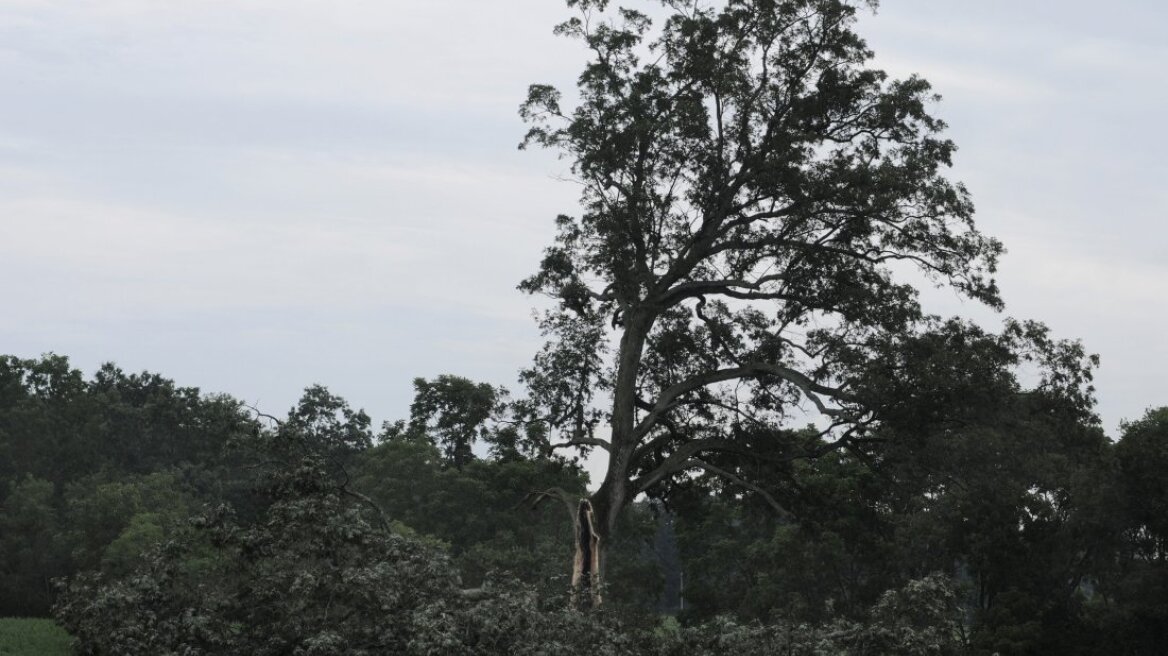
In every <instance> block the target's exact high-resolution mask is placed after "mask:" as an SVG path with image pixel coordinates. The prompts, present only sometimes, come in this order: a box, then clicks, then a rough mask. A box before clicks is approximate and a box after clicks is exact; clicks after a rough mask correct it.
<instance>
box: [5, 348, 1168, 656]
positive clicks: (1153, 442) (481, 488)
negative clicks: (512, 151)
mask: <svg viewBox="0 0 1168 656" xmlns="http://www.w3.org/2000/svg"><path fill="white" fill-rule="evenodd" d="M415 385H416V388H417V398H416V400H415V403H414V405H413V407H412V408H411V413H410V418H409V420H408V421H406V420H403V421H401V422H396V423H387V424H385V425H383V426H381V427H379V428H374V426H373V425H372V422H371V420H370V418H369V417H368V416H367V415H365V414H364V413H363V412H361V411H359V410H354V409H352V408H351V407H350V406H349V405H348V404H347V403H346V402H345V401H344V400H343V399H340V398H338V397H336V396H335V395H332V394H331V393H329V392H328V391H327V390H326V389H324V388H322V387H310V388H308V389H307V390H306V391H305V394H304V396H303V397H302V398H301V400H300V401H299V402H298V404H297V405H296V406H295V407H293V408H292V409H291V410H290V411H289V412H288V413H287V414H286V415H284V416H281V417H278V418H276V417H267V416H264V415H261V414H259V413H258V412H257V411H255V410H253V409H250V408H248V407H246V406H244V405H243V404H241V403H240V402H238V401H236V400H234V399H232V398H229V397H225V396H217V395H207V394H203V393H200V392H199V391H198V390H196V389H193V388H184V387H179V386H177V385H175V384H174V382H172V381H170V380H167V379H165V378H163V377H161V376H158V375H154V374H145V373H144V374H126V373H125V372H123V371H121V370H119V369H117V368H116V367H114V366H112V365H106V366H104V367H102V368H101V369H100V370H99V371H98V372H97V373H96V374H95V375H94V376H93V377H92V378H88V379H87V378H86V377H85V376H83V375H82V374H81V373H80V372H78V371H76V370H74V369H72V368H71V367H70V365H69V363H68V361H67V360H66V359H65V358H63V357H59V356H46V357H44V358H42V359H39V360H21V359H18V358H14V357H4V358H0V615H40V616H44V615H48V614H49V613H50V612H52V610H53V607H54V604H55V605H56V612H57V615H58V617H59V618H61V619H62V620H63V621H64V622H65V624H66V625H67V626H68V627H69V628H70V629H71V631H72V632H73V633H74V635H76V636H77V637H78V638H79V639H80V640H81V646H82V647H83V650H88V651H89V652H90V653H120V654H131V653H143V654H145V653H168V651H171V650H177V649H178V647H179V646H183V648H185V649H187V652H186V653H208V654H210V653H244V652H246V653H272V654H277V653H313V654H333V653H336V654H342V653H483V654H494V653H500V654H501V653H523V651H524V650H528V651H530V652H531V653H584V652H588V651H589V650H593V651H591V652H589V653H596V652H595V649H598V648H599V647H600V646H602V645H603V646H604V648H605V649H608V650H610V651H611V652H613V653H679V654H680V653H726V651H727V650H730V651H735V650H737V651H738V652H741V653H776V651H777V652H778V653H807V654H812V653H890V652H891V651H896V653H973V654H992V653H1000V654H1048V653H1060V654H1103V653H1107V654H1157V653H1161V650H1162V646H1163V645H1164V644H1168V628H1166V627H1168V601H1166V600H1168V564H1166V563H1165V559H1164V556H1165V542H1164V540H1165V538H1166V537H1168V508H1166V507H1165V506H1166V505H1168V487H1166V486H1165V484H1164V479H1163V477H1162V472H1163V471H1165V468H1166V467H1168V409H1161V410H1155V411H1150V412H1149V413H1148V414H1147V415H1146V416H1145V417H1144V418H1142V419H1140V420H1139V421H1135V422H1132V423H1130V424H1126V425H1125V426H1124V428H1123V434H1122V435H1121V436H1120V438H1119V439H1118V441H1115V442H1112V441H1111V440H1109V439H1108V438H1107V437H1106V436H1105V435H1104V434H1103V432H1102V430H1101V429H1100V428H1099V426H1098V422H1097V421H1096V420H1094V418H1093V417H1091V416H1089V415H1084V414H1083V413H1082V412H1079V411H1075V410H1073V408H1071V407H1069V406H1067V405H1065V404H1062V403H1060V402H1058V401H1057V400H1056V398H1057V397H1049V396H1043V395H1040V394H1027V393H1021V392H1020V393H1017V394H1013V395H1010V396H1008V397H1002V396H995V397H994V398H986V399H977V398H964V399H951V400H950V403H951V404H957V403H960V404H962V407H964V408H965V409H966V412H965V413H964V414H962V413H952V414H953V415H954V416H958V417H959V420H958V421H951V422H948V423H946V424H945V425H944V427H943V428H940V429H939V428H937V427H935V426H933V425H932V424H928V425H930V426H931V428H930V429H929V430H927V431H921V432H913V431H911V430H908V429H907V428H904V427H906V426H911V425H914V424H913V422H908V421H905V422H901V423H900V424H899V425H900V426H901V427H902V428H901V429H900V430H899V432H893V431H892V429H888V430H885V431H884V432H878V433H876V434H875V435H874V437H873V438H872V439H873V440H876V442H874V443H873V444H872V448H870V449H867V450H865V451H864V453H866V454H871V455H868V456H865V457H863V458H861V457H859V456H858V455H857V452H852V451H842V450H827V449H824V450H822V451H823V453H822V455H821V456H820V457H816V458H797V459H788V460H786V461H785V462H782V461H780V460H778V459H775V460H773V461H767V460H765V458H764V459H759V458H753V459H751V460H750V461H749V463H748V462H746V461H736V460H735V459H734V457H733V455H732V454H726V455H723V456H722V459H721V460H714V461H712V464H713V466H715V467H718V468H719V469H720V470H721V471H723V472H739V473H743V472H742V468H743V467H746V466H751V467H755V468H756V470H755V471H752V472H750V473H751V476H750V480H752V481H755V482H757V484H755V485H753V489H750V488H744V487H742V486H735V485H732V484H730V483H728V482H727V481H728V479H727V478H726V477H725V476H713V475H694V476H689V477H684V478H682V479H679V480H676V481H674V482H672V483H670V485H668V486H667V487H664V488H662V489H661V491H660V492H659V493H657V494H655V496H654V498H652V499H648V500H645V501H642V502H640V503H638V504H637V505H636V506H634V512H631V513H628V516H627V518H626V519H625V521H626V523H627V524H628V526H627V527H626V530H623V531H622V532H621V533H620V535H621V538H620V539H621V544H619V545H614V546H613V548H612V549H611V551H610V555H609V558H610V561H611V565H610V569H609V571H610V575H609V582H608V586H607V588H606V589H605V591H604V595H605V607H604V611H603V612H601V613H599V614H595V615H592V614H580V613H574V612H568V611H567V610H566V607H567V601H568V587H569V582H568V580H567V575H568V564H569V562H570V559H571V557H572V548H573V547H572V544H573V542H572V530H573V525H572V521H571V517H570V516H569V514H568V512H566V510H565V504H564V503H563V502H564V501H565V500H570V499H572V498H578V497H579V496H581V495H583V494H584V493H585V489H586V485H587V479H586V475H585V474H584V473H583V472H582V471H581V470H580V468H579V467H578V466H577V465H576V464H574V463H573V462H572V460H571V459H566V458H562V457H558V456H552V455H550V454H548V453H544V452H541V451H540V449H539V448H538V447H537V446H536V445H538V444H540V443H541V440H539V439H535V437H536V436H534V435H532V434H531V431H538V430H539V427H538V424H537V422H533V421H530V420H529V414H528V410H527V409H525V408H524V407H523V404H522V402H516V401H513V400H511V399H509V398H508V397H507V396H506V393H505V391H504V390H501V389H500V388H495V387H492V386H489V385H484V384H476V383H472V382H471V381H467V380H465V379H462V378H458V377H454V376H443V377H440V378H437V379H434V380H430V381H426V380H418V381H416V384H415ZM918 410H919V408H918ZM951 410H952V408H951ZM921 425H925V424H921ZM739 439H741V440H743V441H744V443H753V444H756V445H757V450H760V451H761V452H763V453H764V455H765V451H766V449H773V450H774V453H776V454H782V453H790V452H791V451H792V449H791V448H790V447H791V445H798V446H799V448H800V450H801V452H803V453H814V452H816V450H817V449H816V447H817V446H821V445H820V444H818V443H817V440H819V439H820V438H818V437H817V433H816V432H814V431H783V430H772V429H766V430H764V429H762V428H758V429H756V433H755V434H752V435H748V434H742V435H739ZM764 444H765V445H766V446H763V445H764ZM760 463H761V464H760ZM665 618H668V619H665ZM541 650H542V651H541ZM703 650H705V651H703ZM751 650H754V651H751ZM767 650H770V651H767ZM816 650H819V651H816ZM914 650H916V651H914Z"/></svg>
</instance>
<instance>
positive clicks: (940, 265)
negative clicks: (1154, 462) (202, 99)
mask: <svg viewBox="0 0 1168 656" xmlns="http://www.w3.org/2000/svg"><path fill="white" fill-rule="evenodd" d="M567 4H568V6H569V7H573V8H575V9H577V10H579V12H580V13H579V16H578V17H576V18H572V19H570V20H568V21H567V22H565V23H563V24H562V25H560V26H559V27H558V28H557V33H559V34H562V35H567V36H569V37H572V38H575V39H578V40H580V41H582V42H583V43H584V44H585V45H586V46H587V48H588V49H589V51H590V55H591V60H590V61H589V63H588V64H587V65H586V66H585V68H584V71H583V73H582V74H581V76H580V78H579V82H578V85H577V87H578V88H577V93H578V98H579V101H578V103H577V104H576V106H575V107H574V108H573V107H565V106H564V105H563V103H562V96H561V94H560V92H559V91H557V90H556V89H554V88H552V87H550V86H547V85H534V86H532V87H531V88H530V91H529V95H528V99H527V101H526V102H525V103H524V104H523V106H522V109H521V114H522V116H523V118H524V119H526V120H527V121H528V122H529V123H530V124H531V129H530V131H529V132H528V134H527V138H526V140H525V141H524V145H525V146H529V145H537V146H544V147H548V148H552V149H555V150H558V151H559V152H560V153H561V154H562V155H563V156H565V157H567V158H569V159H570V160H571V162H572V173H573V176H574V177H575V178H576V181H577V182H578V183H579V184H580V186H581V188H582V194H581V204H582V206H583V211H582V214H581V215H580V216H578V217H572V216H560V217H559V218H558V219H557V227H558V236H557V238H556V242H555V244H554V245H553V246H551V247H550V248H548V249H547V251H546V254H545V257H544V259H543V261H542V263H541V265H540V268H539V271H538V272H537V273H536V274H535V275H533V276H531V277H530V278H528V279H527V280H525V281H524V282H523V283H522V284H521V286H520V287H521V289H523V290H525V291H527V292H530V293H539V294H543V295H546V296H548V297H551V298H552V299H554V300H556V301H557V305H556V306H555V307H554V308H553V309H551V310H550V311H548V312H546V313H545V314H544V315H543V318H542V320H541V327H542V329H543V332H544V333H545V335H546V336H547V340H548V341H547V344H546V346H545V347H544V348H543V350H541V351H540V352H539V353H538V354H537V356H536V358H535V362H534V366H533V367H532V368H531V369H530V370H529V371H527V372H526V373H525V374H524V376H523V379H524V381H525V382H526V384H527V386H528V388H529V389H530V391H531V394H532V397H533V399H535V400H536V401H538V402H539V404H540V405H541V406H542V407H543V408H545V409H546V410H547V412H548V416H549V418H550V419H549V421H550V422H551V424H552V425H553V426H555V427H556V428H557V429H558V431H559V434H560V435H561V436H562V439H560V440H559V441H558V442H555V443H553V444H552V448H573V447H575V448H579V449H583V450H591V449H601V450H603V451H604V452H605V453H606V455H607V468H606V473H605V477H604V480H603V481H602V482H601V484H600V487H599V489H598V490H596V492H595V493H593V494H592V495H590V496H589V497H588V499H586V500H585V501H584V502H583V506H582V508H581V512H580V518H581V522H582V523H584V524H588V525H589V526H587V527H585V530H583V531H580V532H579V534H580V535H585V536H587V535H591V536H593V537H592V540H593V541H594V542H595V543H596V544H595V545H594V546H593V548H592V550H591V551H589V553H597V552H599V558H597V559H596V561H597V562H596V565H595V568H593V569H590V570H589V572H588V575H587V576H585V577H584V580H585V581H588V580H597V579H599V578H601V577H602V576H603V572H604V571H605V570H606V569H607V567H608V564H607V559H606V557H605V552H604V549H605V545H606V544H607V543H609V542H610V541H611V540H612V538H613V533H614V531H615V530H616V526H617V521H618V517H619V515H620V513H621V511H622V509H624V508H626V507H627V506H628V504H629V503H630V502H631V501H632V500H633V499H634V498H636V496H637V495H639V494H641V493H652V492H653V491H654V490H656V489H659V487H660V486H661V485H662V484H663V482H666V481H669V480H670V479H674V478H677V477H684V476H687V475H690V474H692V473H695V472H705V473H708V474H712V475H716V476H719V477H722V478H723V479H725V480H726V481H728V482H729V483H730V484H732V485H735V486H738V487H739V488H740V489H744V490H755V491H757V489H758V487H757V485H756V484H755V483H753V482H752V481H751V480H749V479H747V478H744V477H742V476H739V475H736V474H734V473H732V472H730V471H728V470H725V469H723V468H721V467H719V466H717V465H716V464H715V462H714V460H715V458H716V454H726V453H731V454H738V455H740V456H743V457H747V458H753V459H755V460H757V461H760V462H768V461H769V462H772V463H774V462H782V461H786V460H789V459H792V458H806V457H814V456H816V455H820V454H822V453H823V452H824V450H835V449H851V448H859V447H860V445H862V444H863V442H864V441H865V440H866V439H868V438H869V437H870V436H871V430H872V429H873V428H875V427H876V426H878V425H879V424H880V423H881V422H882V421H884V420H885V418H886V417H888V416H889V415H890V414H894V413H897V412H900V413H902V414H904V413H907V412H909V410H908V408H909V407H910V406H912V402H911V401H910V399H919V398H922V396H926V395H925V394H924V392H926V391H929V390H927V389H926V388H922V387H920V385H919V383H920V382H921V380H922V377H923V376H925V375H927V374H929V372H930V369H929V368H930V367H931V366H932V365H931V364H930V363H928V362H927V361H923V360H924V358H922V357H921V355H920V354H921V353H924V352H927V351H929V350H931V349H932V348H933V346H934V345H937V344H944V345H946V346H947V347H949V348H956V349H962V348H964V342H963V340H964V339H965V338H966V337H968V336H969V335H970V334H971V331H972V329H971V328H970V327H968V326H965V325H963V324H960V323H956V322H949V323H942V322H939V321H938V320H936V319H935V318H933V317H930V316H928V315H926V314H924V312H923V311H922V309H921V306H920V304H919V302H918V291H917V288H916V287H915V286H914V283H913V282H912V280H913V279H912V278H907V277H905V276H904V275H901V274H903V273H906V272H907V271H908V270H915V271H916V273H917V275H918V276H919V277H920V278H919V279H920V280H922V281H928V282H929V283H931V284H935V285H938V286H947V287H949V288H951V289H953V290H954V291H955V292H956V293H958V294H960V295H962V296H965V297H967V298H971V299H973V300H976V301H979V302H982V303H984V304H986V305H988V306H990V307H992V308H1000V307H1001V305H1002V303H1001V300H1000V299H999V295H998V290H997V287H996V286H995V283H994V280H993V278H992V274H993V272H994V270H995V267H996V262H997V258H998V256H999V254H1000V253H1001V252H1002V248H1001V245H1000V244H999V243H998V242H997V241H995V240H994V239H992V238H989V237H987V236H984V235H983V234H981V233H980V232H978V231H977V229H976V228H975V226H974V223H973V218H972V216H973V205H972V203H971V201H970V198H969V194H968V193H967V192H966V190H965V188H964V187H963V186H961V185H960V184H956V183H953V182H950V181H949V180H947V179H946V177H945V176H944V171H945V169H947V168H948V167H949V166H950V162H951V157H952V154H953V152H954V150H955V146H954V145H953V143H952V142H950V141H949V140H947V139H945V138H944V137H943V136H942V134H941V133H942V131H943V129H944V127H945V125H944V123H943V122H942V121H940V120H938V119H937V118H935V117H934V116H932V114H931V113H930V105H931V104H932V102H933V101H934V100H936V98H937V97H936V96H935V95H933V93H932V92H931V90H930V87H929V85H928V83H927V82H925V81H924V80H922V79H920V78H918V77H915V76H914V77H910V78H908V79H906V80H890V79H889V78H888V76H887V75H886V74H885V73H884V72H882V71H880V70H877V69H875V68H872V67H871V66H870V65H869V60H870V58H871V57H872V53H871V52H870V51H869V49H868V48H867V46H866V45H865V43H864V41H863V40H862V39H861V38H860V37H859V36H857V35H856V33H855V32H854V31H853V29H852V27H853V25H854V23H855V20H856V15H857V11H858V8H859V6H860V5H863V4H874V3H863V2H853V1H850V0H730V1H729V2H726V3H715V4H710V3H704V2H699V1H698V0H670V1H667V2H663V3H662V4H664V5H665V6H666V9H667V10H668V16H667V17H666V18H665V20H664V22H663V23H662V24H661V25H660V26H659V27H655V26H654V25H653V23H652V21H651V20H650V18H649V16H648V15H647V14H645V13H642V12H639V11H635V10H631V9H626V8H620V9H610V8H609V7H608V5H609V3H608V2H607V0H568V3H567ZM1043 345H1047V346H1049V345H1050V342H1049V340H1047V339H1046V337H1045V333H1044V331H1043V330H1042V329H1041V327H1039V326H1034V325H1029V324H1019V325H1014V326H1012V327H1011V329H1010V331H1009V334H1007V335H1005V336H1003V338H1002V341H1001V346H1002V347H1003V348H1006V349H1014V348H1017V349H1018V350H1019V351H1020V352H1021V353H1029V354H1032V355H1034V356H1035V357H1038V358H1039V359H1043V358H1045V359H1048V360H1049V359H1050V358H1047V357H1046V356H1044V355H1041V353H1040V351H1041V350H1042V346H1043ZM1032 347H1033V348H1032ZM1018 357H1023V355H1019V356H1018ZM907 361H911V362H913V363H914V364H915V363H920V364H921V365H922V366H923V367H925V369H924V370H922V371H912V370H911V369H910V368H908V367H905V366H903V364H904V363H905V362H907ZM999 361H1005V362H1006V363H1007V364H1009V363H1011V362H1012V361H1017V358H1014V357H1012V356H1009V355H1008V357H1004V358H997V359H995V360H994V361H993V362H994V363H995V364H996V363H997V362H999ZM1079 364H1080V362H1074V363H1072V365H1071V366H1070V367H1068V368H1066V371H1068V372H1075V373H1071V374H1070V378H1072V379H1076V380H1077V382H1082V379H1081V377H1079V378H1076V376H1078V372H1081V371H1082V368H1081V367H1080V366H1079ZM936 373H937V375H932V378H931V379H932V380H935V381H939V382H941V383H942V389H953V388H954V386H953V385H950V384H949V381H947V380H946V379H945V375H947V374H954V375H956V379H957V380H958V381H960V380H961V379H962V378H963V377H968V376H967V375H966V374H967V373H969V372H962V371H960V370H954V369H951V368H947V367H941V368H939V369H938V370H937V372H936ZM1002 375H1003V376H1005V375H1006V374H1005V373H1002ZM1068 386H1071V385H1070V384H1068ZM897 392H900V393H902V395H901V397H900V398H897V397H896V396H895V393H897ZM932 396H933V397H935V398H934V399H933V400H939V399H940V398H941V397H942V396H943V394H942V393H941V392H937V393H934V394H933V395H932ZM943 410H944V408H943V406H942V407H941V408H940V411H942V412H943ZM930 411H931V410H930ZM809 415H810V416H811V417H815V416H818V417H821V418H823V419H824V420H825V421H824V422H823V425H824V426H825V428H824V429H823V431H822V434H823V437H824V438H825V441H824V442H822V443H816V442H811V443H807V444H800V443H786V447H787V448H786V450H779V449H769V450H767V451H766V452H765V453H764V452H763V451H760V449H759V448H756V445H757V444H758V441H757V440H755V442H753V443H752V441H751V439H749V438H748V435H750V434H753V435H755V437H756V438H757V437H758V436H759V435H762V434H765V433H766V432H767V431H768V430H772V429H773V428H775V427H781V426H784V425H787V424H789V422H790V421H791V420H792V419H797V420H799V421H802V422H806V421H807V419H806V417H808V416H809ZM758 427H762V429H761V430H756V429H757V428H758ZM772 501H773V502H774V503H772V506H774V507H775V509H776V511H777V512H785V510H783V509H781V508H780V506H781V504H779V503H778V502H777V500H773V499H772Z"/></svg>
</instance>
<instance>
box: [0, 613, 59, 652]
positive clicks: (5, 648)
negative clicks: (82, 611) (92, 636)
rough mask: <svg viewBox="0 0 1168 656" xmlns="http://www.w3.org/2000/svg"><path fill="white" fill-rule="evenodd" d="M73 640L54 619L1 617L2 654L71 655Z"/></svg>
mask: <svg viewBox="0 0 1168 656" xmlns="http://www.w3.org/2000/svg"><path fill="white" fill-rule="evenodd" d="M72 642H73V641H72V638H70V637H69V634H67V633H65V631H64V630H62V629H61V627H60V626H57V624H56V623H55V622H53V621H52V620H46V619H32V618H12V617H0V655H11V656H70V654H72V653H73V649H72Z"/></svg>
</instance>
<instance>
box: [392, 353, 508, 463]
mask: <svg viewBox="0 0 1168 656" xmlns="http://www.w3.org/2000/svg"><path fill="white" fill-rule="evenodd" d="M505 396H506V390H503V389H501V388H495V387H493V386H491V385H488V384H487V383H475V382H473V381H471V380H469V379H467V378H463V377H461V376H452V375H449V374H443V375H441V376H439V377H438V378H435V379H434V380H432V381H431V380H426V379H425V378H415V379H414V402H413V404H412V405H411V406H410V429H411V430H413V431H415V432H418V433H420V434H423V435H428V436H429V437H430V439H433V440H434V441H435V442H436V443H437V444H438V445H439V446H440V447H441V449H442V454H443V457H444V459H445V461H446V463H447V464H448V465H450V466H451V467H456V468H461V467H462V466H464V465H466V464H467V463H468V462H470V461H471V460H473V459H474V457H475V456H474V452H473V451H472V447H473V446H474V444H475V442H476V441H479V440H481V439H485V438H486V437H487V436H488V434H489V433H488V426H487V421H488V420H489V419H490V418H491V416H492V415H493V414H494V413H495V412H496V410H497V408H498V406H499V404H500V402H501V401H502V399H503V398H504V397H505Z"/></svg>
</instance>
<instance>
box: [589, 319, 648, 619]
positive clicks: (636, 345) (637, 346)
mask: <svg viewBox="0 0 1168 656" xmlns="http://www.w3.org/2000/svg"><path fill="white" fill-rule="evenodd" d="M652 325H653V317H652V316H651V315H650V314H647V313H645V312H636V313H630V315H629V316H628V317H626V322H625V332H624V335H622V336H621V343H620V351H619V353H618V355H617V374H616V381H615V386H614V388H613V405H612V419H611V424H610V426H611V429H612V433H611V436H610V449H609V454H608V469H607V471H606V472H605V476H604V482H603V483H601V485H600V488H599V489H598V490H596V492H595V493H593V494H592V496H591V497H590V498H588V499H582V500H581V501H580V505H579V508H578V510H577V512H576V538H575V539H576V557H575V559H574V561H573V568H572V599H573V603H574V606H575V607H576V608H581V609H583V608H599V607H600V605H601V601H602V597H603V592H604V586H605V583H606V580H607V574H608V571H609V568H608V546H609V545H610V544H611V543H612V537H613V536H614V535H615V534H616V524H617V520H618V519H619V517H620V513H621V511H623V510H624V507H625V506H626V505H628V502H629V501H630V499H629V498H628V488H629V466H630V461H631V459H632V455H633V451H634V450H635V448H636V440H635V436H634V430H635V426H636V420H637V415H636V400H637V375H638V373H639V371H640V367H641V356H642V355H643V352H644V348H645V338H646V337H647V336H648V334H649V330H650V328H651V327H652Z"/></svg>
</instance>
